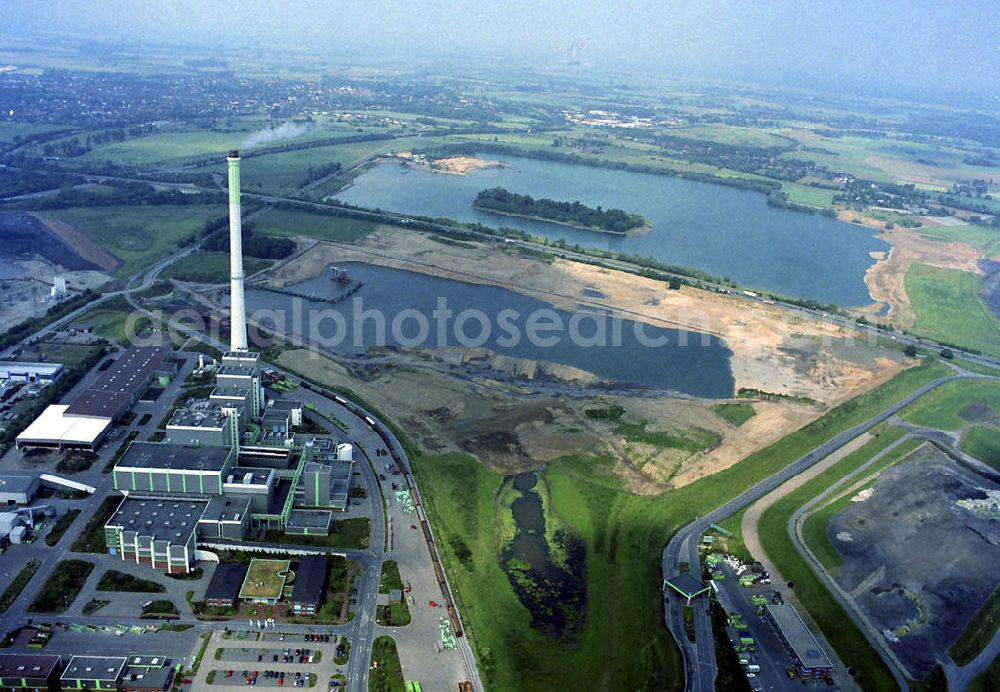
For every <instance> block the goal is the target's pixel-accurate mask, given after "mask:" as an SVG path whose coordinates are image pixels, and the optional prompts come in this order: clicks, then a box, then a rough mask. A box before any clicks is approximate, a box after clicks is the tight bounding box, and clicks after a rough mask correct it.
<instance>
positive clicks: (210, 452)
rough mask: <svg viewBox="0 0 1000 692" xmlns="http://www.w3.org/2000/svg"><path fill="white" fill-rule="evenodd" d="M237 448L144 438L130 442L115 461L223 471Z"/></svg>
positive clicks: (136, 465)
mask: <svg viewBox="0 0 1000 692" xmlns="http://www.w3.org/2000/svg"><path fill="white" fill-rule="evenodd" d="M232 453H233V450H232V449H230V448H229V447H222V446H218V445H182V444H175V443H172V442H141V441H136V442H133V443H132V444H130V445H129V447H128V449H127V450H125V454H123V455H122V458H121V459H120V460H119V461H118V463H117V464H116V465H115V468H116V469H121V470H124V469H126V468H137V469H157V470H164V471H166V470H174V471H179V470H186V471H221V470H222V469H224V468H225V466H226V463H227V462H228V461H229V458H230V457H231V456H232Z"/></svg>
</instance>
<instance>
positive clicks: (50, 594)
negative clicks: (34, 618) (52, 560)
mask: <svg viewBox="0 0 1000 692" xmlns="http://www.w3.org/2000/svg"><path fill="white" fill-rule="evenodd" d="M93 570H94V563H93V562H87V561H86V560H60V561H59V563H58V564H56V566H55V569H54V570H52V574H51V576H49V579H48V581H46V582H45V585H44V586H43V587H42V589H41V590H40V591H39V592H38V594H37V595H36V596H35V600H33V601H32V602H31V605H29V606H28V612H29V613H61V612H63V611H64V610H66V609H67V608H69V606H70V605H71V604H72V603H73V601H74V600H75V599H76V597H77V594H79V593H80V589H82V588H83V585H84V583H85V582H86V581H87V577H88V576H89V575H90V573H91V572H92V571H93Z"/></svg>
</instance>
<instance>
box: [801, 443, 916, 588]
mask: <svg viewBox="0 0 1000 692" xmlns="http://www.w3.org/2000/svg"><path fill="white" fill-rule="evenodd" d="M922 444H924V441H923V440H918V439H910V440H907V441H905V442H903V443H901V444H900V445H899V446H898V447H896V448H895V449H893V450H892V451H890V452H888V453H886V454H885V455H883V456H882V458H881V459H879V460H878V461H877V462H876V463H875V464H873V465H872V466H871V467H869V469H868V470H867V471H866V472H865V474H866V475H872V474H875V473H878V472H880V471H882V470H883V469H885V468H886V467H888V466H889V465H891V464H894V463H896V462H897V461H900V460H901V459H903V458H905V457H906V456H908V455H909V454H910V453H912V452H913V451H914V450H915V449H917V448H918V447H920V446H921V445H922ZM854 480H857V479H854ZM852 482H853V480H852V481H848V483H852ZM869 485H870V482H869V483H866V484H865V485H864V486H863V487H859V488H857V490H855V491H853V492H850V493H847V494H846V495H844V496H843V497H840V498H837V499H836V500H834V501H833V502H831V503H829V504H826V505H824V506H823V507H822V508H820V509H819V510H817V511H815V512H813V513H812V514H810V515H809V516H808V517H806V520H805V521H804V522H802V538H803V540H804V541H805V542H806V545H808V546H809V548H810V550H812V551H813V554H814V555H815V556H816V559H817V560H819V561H820V562H821V563H822V564H823V566H824V567H826V568H827V569H830V570H835V569H836V568H838V567H840V566H841V565H842V564H844V561H843V559H842V558H841V557H840V553H839V552H837V549H836V548H835V547H834V546H833V543H831V542H830V538H829V536H828V535H827V532H826V527H827V525H829V523H830V520H831V519H832V518H833V517H834V516H836V515H837V514H839V513H840V512H841V511H843V510H844V509H845V508H846V507H847V506H848V505H850V504H851V498H853V497H854V496H855V495H857V493H858V492H860V491H861V490H863V489H864V488H865V487H868V486H869ZM845 489H846V488H842V489H841V491H843V490H845Z"/></svg>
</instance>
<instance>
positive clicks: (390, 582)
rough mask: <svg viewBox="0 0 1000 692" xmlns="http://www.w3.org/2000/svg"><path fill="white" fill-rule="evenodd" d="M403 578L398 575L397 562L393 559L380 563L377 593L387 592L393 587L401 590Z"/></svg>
mask: <svg viewBox="0 0 1000 692" xmlns="http://www.w3.org/2000/svg"><path fill="white" fill-rule="evenodd" d="M402 588H403V578H402V577H401V576H400V575H399V564H398V563H397V562H396V561H395V560H386V561H385V562H383V563H382V576H381V577H380V579H379V582H378V592H379V593H389V592H390V591H392V590H394V589H399V590H402Z"/></svg>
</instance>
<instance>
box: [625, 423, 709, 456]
mask: <svg viewBox="0 0 1000 692" xmlns="http://www.w3.org/2000/svg"><path fill="white" fill-rule="evenodd" d="M648 428H649V423H648V422H645V423H630V422H624V421H623V422H620V423H619V424H618V425H617V427H616V428H615V431H616V432H617V433H618V434H619V435H621V436H622V437H623V438H625V440H626V442H639V443H644V444H649V445H653V446H654V447H659V448H661V449H682V450H684V451H685V452H691V453H692V454H693V453H694V452H700V451H702V450H705V449H710V448H712V447H715V446H716V445H718V444H719V441H720V440H721V439H722V437H721V436H720V435H719V433H717V432H714V431H712V430H705V429H704V428H689V429H685V430H678V431H669V432H667V431H658V430H649V429H648Z"/></svg>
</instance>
